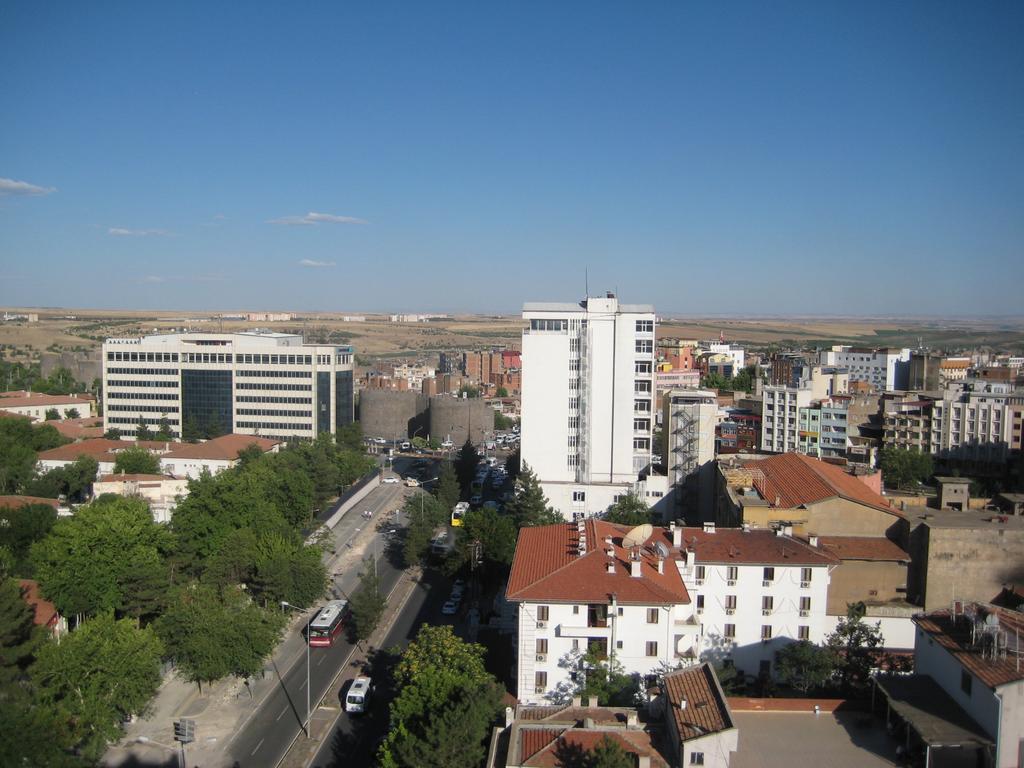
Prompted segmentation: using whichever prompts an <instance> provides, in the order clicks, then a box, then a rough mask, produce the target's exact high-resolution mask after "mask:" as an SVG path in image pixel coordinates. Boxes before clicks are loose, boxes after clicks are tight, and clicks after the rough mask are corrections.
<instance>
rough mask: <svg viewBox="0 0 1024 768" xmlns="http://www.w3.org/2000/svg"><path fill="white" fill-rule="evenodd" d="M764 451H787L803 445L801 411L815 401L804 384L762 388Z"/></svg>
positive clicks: (762, 438) (762, 443) (762, 440)
mask: <svg viewBox="0 0 1024 768" xmlns="http://www.w3.org/2000/svg"><path fill="white" fill-rule="evenodd" d="M761 398H762V400H761V402H762V418H761V450H763V451H769V452H772V453H786V452H788V451H795V450H797V449H798V448H799V447H800V441H799V433H800V410H801V409H802V408H807V407H808V406H809V405H810V404H811V402H812V401H813V400H814V392H813V391H811V390H810V389H809V388H803V387H783V386H769V387H765V388H764V389H763V390H762V391H761Z"/></svg>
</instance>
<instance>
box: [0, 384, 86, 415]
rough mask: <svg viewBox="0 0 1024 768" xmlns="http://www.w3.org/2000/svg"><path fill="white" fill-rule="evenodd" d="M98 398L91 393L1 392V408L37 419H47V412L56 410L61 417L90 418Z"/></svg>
mask: <svg viewBox="0 0 1024 768" xmlns="http://www.w3.org/2000/svg"><path fill="white" fill-rule="evenodd" d="M95 408H96V400H95V398H93V397H92V396H91V395H46V394H42V393H39V392H25V391H23V390H18V391H15V392H0V410H3V411H7V412H8V413H14V414H17V415H19V416H30V417H31V418H33V419H36V420H37V421H44V420H45V419H46V412H47V411H50V410H55V411H56V412H57V417H58V418H60V419H79V418H82V419H89V418H92V416H93V414H94V413H95Z"/></svg>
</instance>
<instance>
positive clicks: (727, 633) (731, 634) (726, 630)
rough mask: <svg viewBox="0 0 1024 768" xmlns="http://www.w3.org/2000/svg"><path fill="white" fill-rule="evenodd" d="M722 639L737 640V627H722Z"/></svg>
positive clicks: (731, 625) (730, 625)
mask: <svg viewBox="0 0 1024 768" xmlns="http://www.w3.org/2000/svg"><path fill="white" fill-rule="evenodd" d="M722 637H727V638H729V639H730V640H734V639H736V625H735V624H726V625H725V626H723V627H722Z"/></svg>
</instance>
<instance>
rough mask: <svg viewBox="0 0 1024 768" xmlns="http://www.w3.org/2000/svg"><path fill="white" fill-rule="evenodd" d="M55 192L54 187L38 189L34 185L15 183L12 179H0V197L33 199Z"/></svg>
mask: <svg viewBox="0 0 1024 768" xmlns="http://www.w3.org/2000/svg"><path fill="white" fill-rule="evenodd" d="M56 191H57V188H56V187H38V186H36V185H35V184H29V183H28V182H27V181H16V180H14V179H5V178H3V177H0V195H17V196H19V197H33V196H38V195H48V194H50V193H51V192H56Z"/></svg>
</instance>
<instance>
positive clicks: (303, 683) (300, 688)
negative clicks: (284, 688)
mask: <svg viewBox="0 0 1024 768" xmlns="http://www.w3.org/2000/svg"><path fill="white" fill-rule="evenodd" d="M305 687H306V681H305V680H303V681H302V684H301V685H300V686H299V690H300V691H301V690H302V689H303V688H305Z"/></svg>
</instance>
